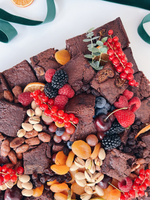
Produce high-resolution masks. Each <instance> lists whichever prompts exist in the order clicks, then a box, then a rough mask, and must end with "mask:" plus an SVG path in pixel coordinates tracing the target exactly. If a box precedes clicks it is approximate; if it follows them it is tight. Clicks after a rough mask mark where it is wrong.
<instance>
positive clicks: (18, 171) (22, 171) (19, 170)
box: [16, 166, 24, 175]
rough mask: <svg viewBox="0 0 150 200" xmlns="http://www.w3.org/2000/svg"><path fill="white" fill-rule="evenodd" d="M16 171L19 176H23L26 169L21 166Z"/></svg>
mask: <svg viewBox="0 0 150 200" xmlns="http://www.w3.org/2000/svg"><path fill="white" fill-rule="evenodd" d="M16 171H17V174H19V175H20V174H23V173H24V168H23V167H21V166H20V167H18V168H17V170H16Z"/></svg>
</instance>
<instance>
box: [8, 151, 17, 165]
mask: <svg viewBox="0 0 150 200" xmlns="http://www.w3.org/2000/svg"><path fill="white" fill-rule="evenodd" d="M8 157H9V159H10V161H11V162H12V163H13V164H14V165H16V164H17V156H16V154H15V152H14V151H13V150H11V151H10V152H9V154H8Z"/></svg>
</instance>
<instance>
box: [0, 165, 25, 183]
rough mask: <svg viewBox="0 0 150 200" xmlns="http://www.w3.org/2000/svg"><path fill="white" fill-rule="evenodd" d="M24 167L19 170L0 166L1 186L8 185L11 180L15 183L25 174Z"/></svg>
mask: <svg viewBox="0 0 150 200" xmlns="http://www.w3.org/2000/svg"><path fill="white" fill-rule="evenodd" d="M23 172H24V169H23V167H18V168H17V170H15V169H12V168H8V167H7V166H6V165H3V166H2V167H1V166H0V185H3V184H5V183H7V182H8V181H9V180H11V181H12V182H13V183H15V182H16V181H17V179H18V176H19V175H21V174H23Z"/></svg>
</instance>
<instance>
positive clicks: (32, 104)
mask: <svg viewBox="0 0 150 200" xmlns="http://www.w3.org/2000/svg"><path fill="white" fill-rule="evenodd" d="M37 107H38V105H36V103H35V101H32V103H31V108H32V109H33V110H35V109H36V108H37Z"/></svg>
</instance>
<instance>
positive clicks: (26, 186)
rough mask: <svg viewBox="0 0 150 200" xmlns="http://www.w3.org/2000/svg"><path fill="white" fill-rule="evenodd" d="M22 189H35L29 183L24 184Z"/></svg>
mask: <svg viewBox="0 0 150 200" xmlns="http://www.w3.org/2000/svg"><path fill="white" fill-rule="evenodd" d="M22 187H23V188H25V189H27V190H31V189H32V188H33V185H32V183H31V182H30V181H29V182H27V183H22Z"/></svg>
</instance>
